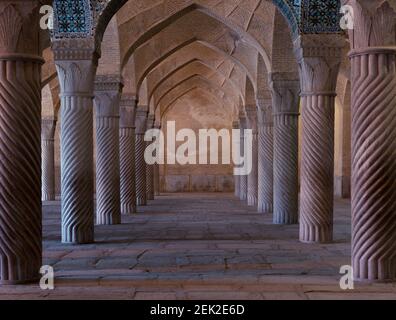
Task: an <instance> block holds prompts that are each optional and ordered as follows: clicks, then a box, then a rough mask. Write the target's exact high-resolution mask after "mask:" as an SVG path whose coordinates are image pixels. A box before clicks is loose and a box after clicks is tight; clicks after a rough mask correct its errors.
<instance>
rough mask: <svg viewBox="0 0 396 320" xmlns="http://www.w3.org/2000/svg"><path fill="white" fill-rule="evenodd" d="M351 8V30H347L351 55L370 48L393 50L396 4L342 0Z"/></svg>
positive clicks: (369, 0)
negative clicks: (388, 48)
mask: <svg viewBox="0 0 396 320" xmlns="http://www.w3.org/2000/svg"><path fill="white" fill-rule="evenodd" d="M342 4H343V5H349V6H351V8H352V12H350V14H351V17H352V19H353V28H352V29H351V30H349V40H350V41H349V42H350V45H351V49H352V53H356V51H357V52H361V51H365V50H366V49H368V48H370V47H380V48H384V47H385V48H387V47H392V48H393V49H394V46H395V39H396V35H395V33H396V29H395V24H396V2H395V1H394V0H388V1H386V0H342Z"/></svg>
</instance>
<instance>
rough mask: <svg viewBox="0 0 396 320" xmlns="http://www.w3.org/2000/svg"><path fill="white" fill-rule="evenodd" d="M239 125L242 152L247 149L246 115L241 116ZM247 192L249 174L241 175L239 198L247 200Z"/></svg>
mask: <svg viewBox="0 0 396 320" xmlns="http://www.w3.org/2000/svg"><path fill="white" fill-rule="evenodd" d="M239 124H240V125H239V127H240V128H241V152H242V154H243V153H244V151H245V131H244V130H245V129H247V120H246V117H245V116H242V117H240V118H239ZM247 192H248V176H247V175H241V176H239V199H240V200H241V201H246V200H247Z"/></svg>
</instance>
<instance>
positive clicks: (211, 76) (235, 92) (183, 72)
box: [149, 60, 243, 101]
mask: <svg viewBox="0 0 396 320" xmlns="http://www.w3.org/2000/svg"><path fill="white" fill-rule="evenodd" d="M194 74H197V75H201V76H204V77H205V78H207V79H208V80H213V82H215V83H217V85H218V86H219V87H222V88H223V90H224V91H225V92H226V94H227V95H229V96H230V97H234V98H233V99H238V98H239V97H243V95H242V94H243V93H242V92H241V91H240V89H239V88H238V87H236V86H235V85H234V84H233V83H232V82H231V81H230V80H229V79H228V78H226V77H224V76H223V75H221V74H220V73H219V72H218V71H217V70H216V69H215V68H213V67H212V66H208V65H207V64H205V62H203V61H200V60H192V61H190V62H189V63H187V64H185V65H182V66H180V67H179V68H177V69H175V70H174V71H173V72H171V73H170V74H168V75H167V76H166V77H165V78H163V79H162V80H161V81H160V82H159V83H158V86H156V87H155V88H153V92H152V94H151V96H150V94H149V101H150V99H151V97H152V96H154V97H156V98H157V97H160V96H161V95H162V94H163V92H164V91H166V90H167V89H168V88H169V87H172V86H173V85H174V83H177V82H178V81H180V79H182V78H186V77H188V76H191V75H194Z"/></svg>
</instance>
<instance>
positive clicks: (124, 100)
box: [120, 94, 138, 129]
mask: <svg viewBox="0 0 396 320" xmlns="http://www.w3.org/2000/svg"><path fill="white" fill-rule="evenodd" d="M137 104H138V100H137V99H136V97H135V96H133V95H128V94H122V96H121V100H120V128H133V129H134V128H135V121H136V108H137Z"/></svg>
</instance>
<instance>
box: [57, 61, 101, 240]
mask: <svg viewBox="0 0 396 320" xmlns="http://www.w3.org/2000/svg"><path fill="white" fill-rule="evenodd" d="M55 63H56V67H57V70H58V77H59V84H60V88H61V94H60V96H61V114H62V116H61V119H62V124H61V167H62V242H63V243H75V244H82V243H90V242H93V240H94V202H93V193H94V185H93V180H94V179H93V88H94V74H95V72H96V67H97V65H96V61H92V60H79V61H77V60H56V61H55Z"/></svg>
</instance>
